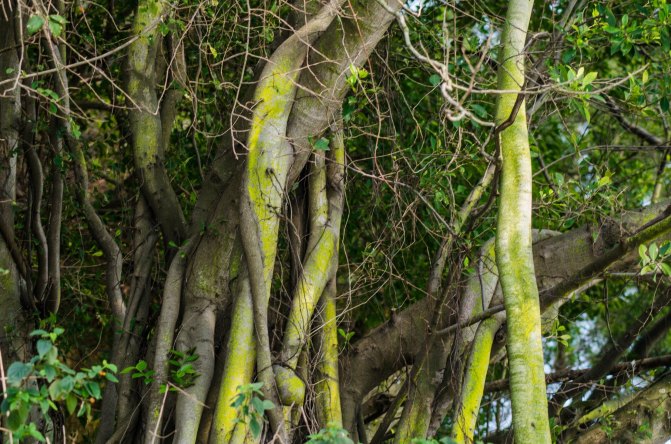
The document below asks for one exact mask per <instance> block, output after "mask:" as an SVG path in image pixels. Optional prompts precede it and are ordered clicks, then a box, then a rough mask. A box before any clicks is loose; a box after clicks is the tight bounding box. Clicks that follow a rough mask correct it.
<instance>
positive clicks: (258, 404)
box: [252, 396, 264, 414]
mask: <svg viewBox="0 0 671 444" xmlns="http://www.w3.org/2000/svg"><path fill="white" fill-rule="evenodd" d="M252 405H253V406H254V410H256V411H257V412H258V413H261V414H262V413H263V410H264V409H263V401H262V400H261V399H259V398H257V397H256V396H254V397H253V398H252Z"/></svg>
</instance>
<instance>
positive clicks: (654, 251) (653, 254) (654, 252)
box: [648, 243, 659, 261]
mask: <svg viewBox="0 0 671 444" xmlns="http://www.w3.org/2000/svg"><path fill="white" fill-rule="evenodd" d="M658 253H659V249H658V248H657V244H655V243H652V244H650V246H649V247H648V255H649V256H650V260H651V261H654V260H655V259H657V256H658Z"/></svg>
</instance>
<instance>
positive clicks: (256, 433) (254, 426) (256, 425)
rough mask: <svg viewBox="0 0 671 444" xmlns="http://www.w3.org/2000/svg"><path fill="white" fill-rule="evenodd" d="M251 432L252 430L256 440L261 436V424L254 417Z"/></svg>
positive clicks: (250, 422) (250, 421)
mask: <svg viewBox="0 0 671 444" xmlns="http://www.w3.org/2000/svg"><path fill="white" fill-rule="evenodd" d="M249 430H251V432H252V436H254V438H255V439H256V438H258V437H259V436H261V424H259V421H258V419H256V418H255V417H252V419H250V420H249Z"/></svg>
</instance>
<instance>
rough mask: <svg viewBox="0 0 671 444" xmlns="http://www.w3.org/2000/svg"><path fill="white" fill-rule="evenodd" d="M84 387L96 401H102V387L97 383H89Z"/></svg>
mask: <svg viewBox="0 0 671 444" xmlns="http://www.w3.org/2000/svg"><path fill="white" fill-rule="evenodd" d="M84 387H85V388H86V391H87V392H88V394H89V395H91V396H92V397H93V398H95V399H100V385H99V384H98V383H97V382H95V381H87V382H86V383H84Z"/></svg>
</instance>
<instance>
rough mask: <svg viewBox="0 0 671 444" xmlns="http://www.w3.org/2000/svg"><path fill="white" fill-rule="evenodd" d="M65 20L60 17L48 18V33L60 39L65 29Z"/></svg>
mask: <svg viewBox="0 0 671 444" xmlns="http://www.w3.org/2000/svg"><path fill="white" fill-rule="evenodd" d="M65 23H66V22H65V19H64V18H63V17H61V16H60V15H50V16H49V31H50V32H51V34H52V35H53V36H54V37H57V38H58V37H60V36H61V34H62V33H63V28H64V27H65Z"/></svg>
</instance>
